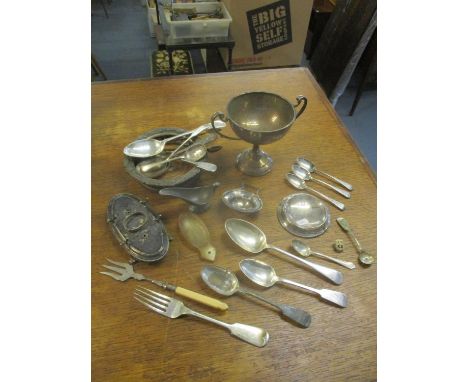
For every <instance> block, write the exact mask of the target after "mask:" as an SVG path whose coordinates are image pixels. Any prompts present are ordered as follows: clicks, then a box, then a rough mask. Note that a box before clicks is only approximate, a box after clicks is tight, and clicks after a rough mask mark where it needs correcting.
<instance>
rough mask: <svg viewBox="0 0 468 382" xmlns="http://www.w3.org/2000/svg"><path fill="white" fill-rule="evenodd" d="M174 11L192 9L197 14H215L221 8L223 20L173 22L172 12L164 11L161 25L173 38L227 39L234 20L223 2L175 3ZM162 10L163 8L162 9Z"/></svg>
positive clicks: (166, 9) (165, 9)
mask: <svg viewBox="0 0 468 382" xmlns="http://www.w3.org/2000/svg"><path fill="white" fill-rule="evenodd" d="M172 7H173V9H192V8H195V9H196V11H197V12H213V11H214V10H216V9H217V8H218V7H221V11H222V13H223V18H222V19H207V20H191V21H190V20H183V21H172V20H171V11H170V9H168V8H166V7H165V8H164V9H163V12H162V13H163V15H162V16H163V17H161V23H162V26H163V29H164V31H165V32H166V33H167V34H169V35H170V36H171V37H172V38H190V37H193V38H197V37H227V36H228V33H229V25H230V24H231V21H232V18H231V15H230V14H229V12H228V11H227V9H226V6H225V5H224V4H223V3H222V2H211V3H207V2H203V3H202V2H200V3H198V2H197V3H174V4H173V5H172ZM161 8H162V7H161Z"/></svg>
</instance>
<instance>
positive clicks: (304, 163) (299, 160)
mask: <svg viewBox="0 0 468 382" xmlns="http://www.w3.org/2000/svg"><path fill="white" fill-rule="evenodd" d="M296 162H297V164H298V165H299V166H301V167H304V168H305V169H306V170H307V171H309V172H315V173H317V174H319V175H322V176H324V177H326V178H328V179H331V180H333V181H334V182H336V183H338V184H339V185H340V186H343V187H344V188H346V189H347V190H349V191H353V186H351V185H350V184H349V183H348V182H345V181H344V180H341V179H338V178H336V177H334V176H332V175H330V174H327V173H325V172H323V171H320V170H318V169H317V167H315V165H314V164H313V163H312V162H311V161H310V160H308V159H306V158H303V157H299V158H297V159H296Z"/></svg>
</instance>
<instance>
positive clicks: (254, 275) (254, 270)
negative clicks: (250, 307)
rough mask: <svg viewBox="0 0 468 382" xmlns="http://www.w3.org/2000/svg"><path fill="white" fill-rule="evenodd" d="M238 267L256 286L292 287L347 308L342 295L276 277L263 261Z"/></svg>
mask: <svg viewBox="0 0 468 382" xmlns="http://www.w3.org/2000/svg"><path fill="white" fill-rule="evenodd" d="M239 266H240V269H241V271H242V273H244V275H246V276H247V277H248V278H249V279H250V280H252V281H253V282H254V283H256V284H258V285H261V286H264V287H267V288H269V287H271V286H273V285H275V284H276V283H280V284H289V285H294V286H297V287H299V288H302V289H305V290H307V291H309V292H312V293H315V294H318V295H319V296H320V297H321V298H322V299H323V300H326V301H328V302H332V303H334V304H336V305H338V306H339V307H341V308H346V307H347V306H348V298H347V297H346V295H345V294H344V293H341V292H336V291H334V290H330V289H316V288H312V287H310V286H308V285H304V284H300V283H298V282H296V281H292V280H288V279H284V278H281V277H278V276H277V275H276V272H275V269H274V268H273V267H272V266H271V265H269V264H267V263H264V262H263V261H259V260H255V259H244V260H242V261H241V262H240V263H239Z"/></svg>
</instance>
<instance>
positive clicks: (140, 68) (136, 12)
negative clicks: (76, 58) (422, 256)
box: [91, 0, 377, 173]
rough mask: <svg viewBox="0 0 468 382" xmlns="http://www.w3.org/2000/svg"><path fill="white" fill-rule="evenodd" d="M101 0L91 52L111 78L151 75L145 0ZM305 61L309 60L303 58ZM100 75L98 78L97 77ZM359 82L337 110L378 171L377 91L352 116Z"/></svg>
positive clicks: (93, 19) (95, 3)
mask: <svg viewBox="0 0 468 382" xmlns="http://www.w3.org/2000/svg"><path fill="white" fill-rule="evenodd" d="M103 1H104V2H105V4H106V7H107V11H108V13H109V18H106V16H105V13H104V9H103V7H102V5H101V2H100V1H99V0H93V1H92V4H91V10H92V14H91V44H92V52H93V54H94V56H95V58H96V59H97V61H98V62H99V65H100V66H101V69H102V70H103V71H104V73H105V74H106V76H107V78H108V79H109V80H122V79H132V78H148V77H150V75H151V74H150V55H151V52H152V51H154V50H156V49H157V45H156V41H155V39H154V38H152V37H151V36H150V32H149V27H148V16H147V11H146V7H144V6H142V0H112V2H111V3H110V4H109V3H108V2H107V1H108V0H103ZM304 65H305V66H306V65H307V62H305V61H304ZM98 79H99V78H96V80H98ZM355 93H356V86H354V85H353V81H351V84H350V86H349V87H348V89H347V90H346V92H345V93H344V94H343V95H342V96H341V98H340V99H339V101H338V103H337V104H336V107H335V110H336V111H337V113H338V114H339V115H340V117H341V119H342V121H343V122H344V124H345V125H346V127H347V128H348V130H349V132H350V134H351V136H352V137H353V139H354V140H355V142H356V143H357V145H358V147H359V148H360V150H361V152H362V153H363V154H364V156H365V157H366V158H367V160H368V161H369V163H370V166H371V168H372V169H373V170H374V172H375V173H377V91H375V90H367V91H365V92H364V93H363V95H362V98H361V100H360V102H359V104H358V106H357V108H356V111H355V112H354V115H353V116H352V117H350V116H348V113H349V109H350V108H351V105H352V103H353V100H354V96H355Z"/></svg>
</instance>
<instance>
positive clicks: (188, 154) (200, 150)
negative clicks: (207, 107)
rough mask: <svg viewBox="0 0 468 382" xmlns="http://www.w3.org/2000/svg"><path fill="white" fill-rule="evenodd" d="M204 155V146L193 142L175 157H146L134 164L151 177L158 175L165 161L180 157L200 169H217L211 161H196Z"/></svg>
mask: <svg viewBox="0 0 468 382" xmlns="http://www.w3.org/2000/svg"><path fill="white" fill-rule="evenodd" d="M205 155H206V147H205V146H204V145H202V144H200V143H198V144H194V145H192V146H190V147H189V148H188V150H187V151H185V153H184V154H183V155H179V156H177V157H172V158H170V159H169V158H167V159H163V160H157V159H156V158H154V159H148V160H145V161H143V162H140V163H138V164H137V165H136V169H137V171H138V172H139V173H140V174H142V175H144V176H147V177H149V178H152V177H153V176H154V175H158V174H159V172H160V170H161V168H162V167H163V166H164V164H165V163H168V162H171V161H174V160H177V159H180V160H182V161H183V162H187V163H190V164H192V165H194V166H196V167H198V168H201V169H202V170H206V171H211V172H215V171H216V170H217V168H218V167H217V166H216V165H215V164H213V163H209V162H197V161H198V160H199V159H201V158H203V157H204V156H205Z"/></svg>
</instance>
